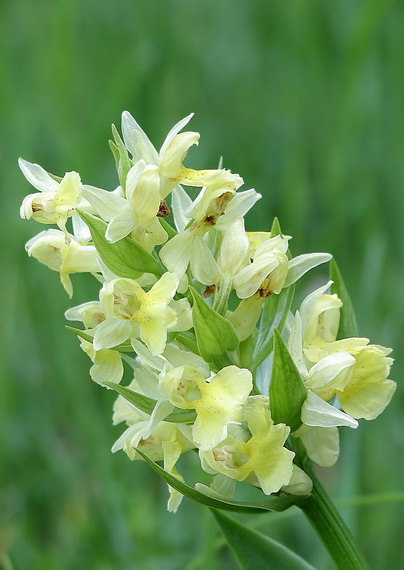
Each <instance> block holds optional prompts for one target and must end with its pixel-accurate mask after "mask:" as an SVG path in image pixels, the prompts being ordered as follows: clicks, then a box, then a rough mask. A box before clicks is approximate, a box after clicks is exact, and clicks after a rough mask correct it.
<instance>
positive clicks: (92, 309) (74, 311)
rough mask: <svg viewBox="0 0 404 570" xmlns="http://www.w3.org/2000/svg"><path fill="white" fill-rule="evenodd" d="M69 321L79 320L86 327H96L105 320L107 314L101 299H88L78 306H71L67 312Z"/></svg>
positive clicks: (66, 315)
mask: <svg viewBox="0 0 404 570" xmlns="http://www.w3.org/2000/svg"><path fill="white" fill-rule="evenodd" d="M65 318H66V319H67V320H68V321H79V322H81V323H83V324H84V327H85V328H86V329H94V328H95V327H96V326H97V325H99V324H100V323H102V322H103V321H105V319H106V316H105V313H104V311H103V310H102V307H101V303H100V302H99V301H88V302H87V303H82V304H81V305H77V306H76V307H70V308H69V309H67V311H66V312H65Z"/></svg>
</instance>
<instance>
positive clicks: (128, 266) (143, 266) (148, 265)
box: [77, 210, 163, 279]
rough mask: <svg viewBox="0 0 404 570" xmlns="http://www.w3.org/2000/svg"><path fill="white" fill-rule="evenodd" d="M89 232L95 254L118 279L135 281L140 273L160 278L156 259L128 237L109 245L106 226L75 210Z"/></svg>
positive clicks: (160, 270) (159, 269)
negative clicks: (123, 278)
mask: <svg viewBox="0 0 404 570" xmlns="http://www.w3.org/2000/svg"><path fill="white" fill-rule="evenodd" d="M77 213H78V214H79V216H80V217H81V219H82V220H83V221H84V222H85V223H86V224H87V226H88V227H89V230H90V232H91V237H92V239H93V242H94V245H95V247H96V249H97V253H98V255H99V256H100V258H101V260H102V261H103V262H104V263H105V265H106V266H107V267H108V269H110V270H111V271H112V272H113V273H114V274H115V275H117V276H118V277H126V278H129V279H137V278H138V277H139V276H140V275H141V274H142V273H153V274H154V275H156V276H158V277H160V276H161V275H162V273H163V270H162V268H161V267H160V265H159V264H158V262H157V261H156V259H155V258H154V257H153V256H152V255H150V253H148V252H147V251H146V250H145V249H144V248H143V247H142V246H141V245H140V244H138V243H136V242H135V241H134V240H132V239H131V238H130V237H126V238H123V239H121V240H119V241H117V242H115V243H110V242H108V241H107V240H106V238H105V231H106V229H107V224H106V223H105V222H104V221H102V220H101V219H99V218H96V217H95V216H93V215H91V214H87V213H86V212H83V211H81V210H77Z"/></svg>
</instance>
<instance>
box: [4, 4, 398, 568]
mask: <svg viewBox="0 0 404 570" xmlns="http://www.w3.org/2000/svg"><path fill="white" fill-rule="evenodd" d="M0 22H1V23H0V26H1V30H0V31H1V33H0V45H1V50H0V86H1V90H0V118H1V129H0V131H1V132H0V145H1V152H0V180H1V186H0V187H1V214H2V217H1V224H0V238H1V252H2V263H1V268H2V280H1V285H2V291H1V296H0V303H1V305H0V315H1V335H2V339H1V352H2V359H1V364H0V366H1V368H0V382H1V384H0V438H1V440H0V560H2V564H3V568H4V569H6V570H9V569H11V568H14V569H15V570H17V569H18V570H19V569H24V570H25V569H28V568H29V569H30V570H48V569H49V570H53V569H58V570H59V569H60V570H64V569H69V570H70V569H81V568H91V569H92V568H94V569H97V570H98V569H100V570H110V569H111V570H112V569H114V570H120V569H122V570H124V569H125V570H126V569H141V570H143V569H145V570H149V569H150V570H154V569H164V570H166V569H167V570H171V569H172V570H178V569H187V570H198V569H205V570H215V568H226V569H232V568H236V562H235V561H234V559H233V558H232V556H231V554H230V553H229V552H228V551H227V550H226V549H225V548H223V544H222V543H221V539H220V536H219V534H218V531H217V530H216V527H215V525H214V524H213V522H212V519H211V518H210V514H209V512H207V511H205V510H204V509H203V508H202V507H199V506H197V505H194V504H191V503H190V502H189V501H188V500H185V501H184V502H183V505H182V506H181V508H180V510H179V512H178V514H177V515H172V514H169V513H167V512H166V511H165V502H166V499H167V492H166V488H165V487H164V485H163V484H160V482H159V481H158V480H157V478H156V476H155V475H154V474H153V473H152V472H151V471H150V470H149V469H148V468H147V467H146V466H145V465H143V464H141V463H138V462H137V463H135V464H133V463H131V462H130V461H129V460H128V459H127V458H126V456H125V455H124V454H117V455H112V454H111V453H110V448H111V445H112V443H113V442H114V440H115V439H116V437H117V436H118V434H119V433H120V432H121V431H122V430H121V428H112V426H111V406H112V402H113V399H114V397H113V394H111V392H107V391H104V390H102V389H100V388H99V387H98V386H97V385H95V384H94V383H92V382H91V380H90V379H89V376H88V369H89V362H88V360H87V358H86V357H85V355H84V354H82V353H81V351H80V350H79V347H78V343H77V341H76V339H75V338H74V337H73V336H71V334H70V333H68V332H67V331H65V329H64V326H63V324H64V320H63V312H64V310H65V309H66V308H67V307H68V306H69V305H71V302H69V300H68V298H67V296H66V294H65V292H64V291H63V289H62V287H61V286H60V284H59V282H58V275H57V274H56V273H51V272H49V270H48V269H46V268H45V267H43V266H40V265H39V264H38V263H37V262H36V261H34V260H29V259H28V258H27V256H26V254H25V251H24V243H25V241H26V240H27V239H28V238H30V237H31V236H33V235H34V234H35V233H37V232H38V231H39V230H41V229H43V227H40V226H38V225H37V224H35V223H34V222H23V221H21V220H20V219H19V217H18V208H19V205H20V203H21V201H22V199H23V197H24V196H25V195H26V194H27V193H29V192H30V188H29V186H28V184H27V183H26V181H25V180H24V178H23V177H22V175H21V174H20V172H19V170H18V168H17V157H18V156H20V155H21V156H23V157H24V158H26V159H27V160H30V161H32V162H38V163H40V164H41V165H43V166H44V167H45V168H47V169H48V170H50V171H51V172H54V173H57V174H63V173H64V172H65V171H67V170H76V171H78V172H80V174H81V176H82V179H83V180H84V181H85V182H86V183H90V184H93V185H96V186H97V185H98V186H101V187H104V188H113V187H114V186H115V185H116V184H117V180H116V175H115V171H114V164H113V159H112V155H111V154H110V151H109V148H108V145H107V139H108V138H109V136H110V124H111V123H112V122H114V123H117V124H118V123H119V121H120V113H121V111H122V110H124V109H127V110H129V111H130V112H132V114H134V115H135V117H136V118H137V120H138V121H139V122H140V123H141V125H142V126H143V128H144V129H145V130H146V131H147V133H148V134H149V135H150V137H151V139H152V140H153V141H154V142H155V143H156V145H159V144H161V142H162V140H163V138H164V136H165V134H166V132H167V131H168V129H169V128H171V126H172V125H173V124H174V123H175V122H176V121H177V120H179V119H180V118H182V117H183V116H185V115H186V114H188V113H189V112H191V111H194V112H195V113H196V116H195V118H194V120H193V121H192V124H191V128H192V129H193V130H197V131H200V132H201V135H202V138H201V145H200V147H199V149H198V150H197V151H195V150H194V151H192V155H191V156H190V159H191V161H188V163H190V162H192V163H193V164H195V165H196V167H201V166H204V167H206V166H207V167H215V166H216V164H217V161H218V158H219V156H220V155H221V154H223V155H224V161H225V166H227V167H229V168H231V169H232V170H233V171H235V172H240V173H241V174H242V176H243V177H244V179H245V182H246V186H245V188H249V187H255V188H256V189H257V190H258V191H259V192H261V193H262V194H263V199H262V201H261V202H260V204H259V205H257V207H256V208H255V210H254V214H252V215H250V217H249V219H248V224H249V229H259V228H260V229H267V228H268V225H269V223H270V220H271V219H272V217H273V216H274V215H277V216H279V218H280V220H281V223H282V227H283V229H284V231H285V232H286V233H289V234H291V235H293V236H294V237H293V243H292V248H293V252H294V253H295V254H299V253H302V252H308V251H331V252H332V253H333V254H334V255H335V257H336V259H337V261H338V262H339V265H340V267H341V269H342V271H343V274H344V276H345V279H346V283H347V285H348V287H349V289H350V291H351V294H352V298H353V300H354V303H355V306H356V308H357V311H358V321H359V324H360V331H361V333H362V335H366V336H370V338H371V339H372V340H373V342H376V343H380V344H384V345H387V346H393V347H394V349H395V357H396V359H397V362H396V365H395V367H394V369H393V370H394V373H393V374H392V377H393V378H394V379H396V380H397V381H398V384H399V386H398V390H397V393H396V395H395V397H394V400H393V402H392V404H391V405H390V407H389V409H388V410H387V411H386V412H385V413H384V414H383V415H382V416H381V417H379V418H378V419H377V420H376V421H374V422H372V423H366V422H362V423H361V425H360V429H359V430H357V431H356V432H352V431H351V432H350V433H349V434H343V435H344V436H346V435H348V437H343V441H342V455H341V459H340V461H339V463H338V464H337V466H336V467H334V468H332V469H329V470H327V471H324V472H323V474H322V478H323V480H324V481H325V483H326V485H327V486H328V488H329V489H330V492H331V494H332V496H333V497H334V498H335V499H336V500H337V501H339V505H340V506H341V508H342V511H343V514H344V516H345V518H346V520H347V521H348V522H349V524H350V526H351V528H352V529H353V530H354V532H355V533H356V535H357V536H358V540H359V542H360V545H361V547H362V549H363V551H364V552H365V554H366V556H367V557H368V559H369V560H370V561H371V562H372V568H377V569H381V570H382V569H383V570H384V569H387V568H391V569H397V568H404V552H403V542H402V538H403V533H404V517H403V509H402V503H401V504H400V503H399V502H397V501H391V500H390V499H391V496H390V495H388V496H387V497H385V498H384V499H385V500H383V497H382V498H379V499H380V500H375V501H374V502H373V504H368V503H369V502H367V503H366V504H358V502H359V501H357V500H355V499H352V498H355V497H358V496H363V495H368V494H373V493H378V494H380V493H383V494H389V493H393V492H401V500H402V498H403V491H404V486H403V467H404V461H403V457H404V453H403V452H404V443H403V435H402V434H403V423H402V417H403V411H404V405H403V393H404V392H403V385H402V382H401V376H402V372H403V367H404V365H403V360H402V350H401V348H402V342H403V323H404V318H403V317H404V314H403V313H404V303H403V302H402V295H403V282H404V264H403V258H404V239H403V236H402V230H403V213H404V192H403V184H404V161H403V150H404V129H403V119H404V116H403V115H404V113H403V109H404V75H403V57H404V50H403V48H404V45H403V38H404V34H403V29H404V28H403V27H404V3H403V2H400V1H390V0H360V1H357V2H353V1H352V0H339V1H337V2H336V1H335V0H319V1H315V0H278V1H257V0H250V1H249V2H246V1H245V0H221V1H220V2H218V1H214V0H203V1H202V0H200V1H198V0H194V1H186V0H182V1H181V0H173V1H167V0H166V1H156V0H148V1H147V2H146V1H145V0H116V1H115V2H99V1H96V0H81V1H78V0H54V1H51V0H36V1H35V2H33V1H32V0H31V1H29V0H19V1H18V2H13V1H11V0H10V1H7V0H2V2H0ZM316 275H317V280H316V281H311V280H310V278H309V279H307V280H306V285H307V287H309V286H315V285H317V284H318V283H320V282H319V281H318V279H320V278H321V275H319V274H316ZM323 278H325V276H324V274H323ZM73 279H74V283H75V284H76V285H79V286H77V287H76V294H75V297H74V298H73V303H74V304H77V303H79V302H82V301H85V300H89V299H91V298H92V297H93V296H94V295H95V291H96V287H95V286H94V284H93V283H92V281H91V279H87V278H86V277H80V276H78V277H76V278H75V277H73ZM187 462H188V464H189V466H188V470H189V471H192V470H194V469H195V465H194V464H193V462H192V458H189V459H187V460H185V463H187ZM184 469H186V467H183V470H184ZM399 498H400V497H398V499H399ZM365 502H366V501H365ZM254 524H259V525H260V528H261V529H262V530H263V531H264V532H266V533H268V534H269V535H270V536H272V537H275V538H277V539H279V540H281V541H283V542H284V543H285V544H287V545H289V546H291V547H293V548H295V549H296V550H297V551H298V552H299V553H300V554H302V555H303V556H304V557H306V558H307V560H309V561H310V562H311V563H313V564H314V565H316V566H317V567H319V568H324V569H327V568H332V565H331V563H330V562H329V561H328V559H327V556H326V554H325V552H324V550H323V548H322V547H321V546H320V543H319V541H318V540H317V538H316V537H315V536H314V533H313V532H312V530H311V528H310V527H309V525H308V523H307V522H306V521H305V520H304V519H303V517H302V516H301V515H300V514H299V513H297V512H293V511H291V512H288V513H287V514H286V515H275V514H273V515H272V514H268V515H265V516H264V517H260V518H259V520H256V521H255V522H254ZM0 567H1V563H0Z"/></svg>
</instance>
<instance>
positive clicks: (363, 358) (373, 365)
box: [291, 284, 396, 419]
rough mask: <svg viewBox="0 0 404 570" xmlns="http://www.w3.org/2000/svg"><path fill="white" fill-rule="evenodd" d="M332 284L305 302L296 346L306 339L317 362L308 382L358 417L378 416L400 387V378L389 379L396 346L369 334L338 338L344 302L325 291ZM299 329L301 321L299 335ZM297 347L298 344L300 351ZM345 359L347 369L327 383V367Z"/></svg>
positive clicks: (310, 356)
mask: <svg viewBox="0 0 404 570" xmlns="http://www.w3.org/2000/svg"><path fill="white" fill-rule="evenodd" d="M328 286H329V284H327V285H326V286H325V287H321V288H320V289H318V290H317V291H315V292H314V293H312V294H311V295H309V296H308V297H307V298H306V299H305V300H304V301H303V303H302V306H301V311H302V324H301V326H302V330H303V332H302V336H301V340H300V341H297V342H296V341H294V345H295V347H296V346H298V345H299V342H301V345H302V346H303V353H304V355H305V358H306V359H307V361H308V362H309V363H312V362H316V361H317V362H316V364H314V366H311V368H310V371H309V373H308V374H309V377H308V378H310V379H308V378H306V383H307V386H308V387H309V388H310V389H311V390H313V392H315V393H316V394H317V395H319V396H320V397H322V398H324V399H326V400H329V399H330V398H332V397H333V396H334V395H335V396H337V397H338V401H339V403H340V405H341V407H342V408H343V410H344V411H345V412H347V413H348V414H349V415H351V416H352V417H353V418H356V419H360V418H364V419H374V418H376V417H377V416H378V415H379V414H380V413H381V412H382V411H383V410H384V409H385V407H386V406H387V404H388V403H389V402H390V400H391V398H392V396H393V394H394V392H395V389H396V383H395V382H393V381H392V380H389V379H388V375H389V373H390V368H391V365H392V363H393V360H392V359H391V358H389V357H388V355H389V354H390V352H391V349H388V348H385V347H383V346H378V345H369V340H368V339H366V338H348V339H341V340H338V341H336V340H335V339H336V336H337V332H338V325H339V318H340V308H341V306H342V302H341V301H340V299H338V297H337V296H336V295H326V294H324V291H325V290H326V288H327V287H328ZM296 322H297V321H296ZM296 330H297V329H296V325H295V333H294V334H296ZM292 338H293V334H292V335H291V339H292ZM306 347H307V348H306ZM296 350H297V349H296V348H292V351H294V352H295V354H296ZM295 361H296V359H295ZM349 361H350V362H351V364H349ZM344 362H345V363H346V364H347V367H346V368H345V372H342V374H338V375H337V376H335V377H334V378H329V379H328V380H327V381H325V382H323V380H324V379H325V377H326V375H327V371H330V370H332V369H333V366H334V365H336V366H337V367H338V364H337V363H339V365H340V366H344ZM334 370H336V368H334ZM319 372H320V374H319ZM347 373H348V374H347ZM321 378H322V379H321Z"/></svg>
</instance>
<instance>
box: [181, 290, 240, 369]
mask: <svg viewBox="0 0 404 570" xmlns="http://www.w3.org/2000/svg"><path fill="white" fill-rule="evenodd" d="M189 289H190V291H191V294H192V298H193V300H194V305H193V307H192V320H193V323H194V329H195V334H196V341H197V344H198V350H199V353H200V355H201V356H202V358H203V359H204V360H206V362H210V363H223V357H224V356H226V352H227V351H228V350H229V351H232V350H236V348H237V347H238V338H237V335H236V332H235V330H234V327H233V325H232V324H231V323H230V321H228V320H227V319H226V318H225V317H222V315H219V313H217V312H216V311H214V310H213V309H212V307H210V306H209V305H208V304H207V303H206V302H205V301H204V300H203V299H202V297H201V296H200V295H199V293H197V292H196V291H195V289H194V288H193V287H189ZM230 363H231V362H230V361H229V364H230Z"/></svg>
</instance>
